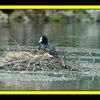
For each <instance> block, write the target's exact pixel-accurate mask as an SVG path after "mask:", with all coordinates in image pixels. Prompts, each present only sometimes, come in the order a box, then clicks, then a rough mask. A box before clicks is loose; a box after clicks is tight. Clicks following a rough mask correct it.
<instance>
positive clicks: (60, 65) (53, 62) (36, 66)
mask: <svg viewBox="0 0 100 100" xmlns="http://www.w3.org/2000/svg"><path fill="white" fill-rule="evenodd" d="M79 66H80V65H78V64H77V63H76V64H75V63H74V64H73V63H72V62H68V61H66V60H64V59H63V57H62V58H60V57H58V58H53V56H52V55H50V54H49V53H48V52H44V51H34V52H26V51H10V52H6V53H5V54H4V56H3V59H2V63H1V64H0V70H5V71H8V70H9V71H38V70H62V69H69V70H77V71H79Z"/></svg>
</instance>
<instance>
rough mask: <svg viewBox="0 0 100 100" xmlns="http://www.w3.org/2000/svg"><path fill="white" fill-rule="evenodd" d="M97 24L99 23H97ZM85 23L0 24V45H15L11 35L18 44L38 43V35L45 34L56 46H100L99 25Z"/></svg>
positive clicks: (35, 22) (32, 44)
mask: <svg viewBox="0 0 100 100" xmlns="http://www.w3.org/2000/svg"><path fill="white" fill-rule="evenodd" d="M98 24H99V23H98ZM98 24H97V23H95V24H89V23H88V24H87V23H82V24H81V23H73V24H66V23H44V22H42V21H40V22H39V21H34V22H31V23H28V24H26V23H19V22H14V23H13V24H12V25H10V27H9V28H7V27H3V26H2V25H1V24H0V46H6V45H15V44H16V43H15V42H14V40H12V39H11V38H10V37H13V39H15V40H16V41H17V42H18V43H19V44H20V45H31V46H36V45H38V40H39V37H40V36H42V35H43V34H44V35H47V36H48V38H49V40H50V41H51V42H53V43H54V44H55V45H57V46H64V47H86V48H96V49H97V48H98V49H99V48H100V46H99V39H100V35H99V32H100V25H98Z"/></svg>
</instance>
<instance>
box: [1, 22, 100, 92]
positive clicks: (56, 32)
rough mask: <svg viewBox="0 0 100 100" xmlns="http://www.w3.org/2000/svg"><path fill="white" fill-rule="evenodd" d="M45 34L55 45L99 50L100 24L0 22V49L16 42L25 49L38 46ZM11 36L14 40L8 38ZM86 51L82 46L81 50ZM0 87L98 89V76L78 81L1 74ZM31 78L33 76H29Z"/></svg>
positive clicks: (11, 88) (9, 47) (5, 88)
mask: <svg viewBox="0 0 100 100" xmlns="http://www.w3.org/2000/svg"><path fill="white" fill-rule="evenodd" d="M42 35H46V36H48V38H49V41H50V42H52V43H53V44H54V45H55V46H56V47H63V48H65V49H66V48H71V50H74V48H86V49H90V50H91V49H95V50H99V49H100V23H69V24H67V23H53V22H50V23H44V22H35V21H34V22H32V23H28V24H26V23H18V22H15V23H13V24H12V25H10V26H7V25H6V24H0V49H4V50H5V49H12V48H13V46H16V42H15V41H14V40H16V41H17V43H18V44H19V45H20V46H24V47H25V48H26V49H29V46H30V47H31V48H34V46H35V47H36V46H38V40H39V38H40V36H42ZM11 37H12V38H13V39H14V40H13V39H11ZM84 50H85V49H84ZM0 77H1V78H0V90H100V78H99V77H81V78H80V80H78V79H77V80H68V81H65V80H62V81H59V80H58V81H49V80H48V81H47V80H46V81H42V80H41V81H38V80H36V81H34V80H28V81H27V79H26V80H25V78H27V76H26V77H25V76H24V80H16V79H15V78H16V77H13V78H11V79H6V78H5V77H6V74H5V77H4V75H2V74H1V76H0ZM32 77H34V75H33V76H32Z"/></svg>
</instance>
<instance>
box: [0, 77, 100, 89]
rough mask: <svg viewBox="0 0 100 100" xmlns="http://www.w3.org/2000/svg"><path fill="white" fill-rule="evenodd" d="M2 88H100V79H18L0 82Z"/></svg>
mask: <svg viewBox="0 0 100 100" xmlns="http://www.w3.org/2000/svg"><path fill="white" fill-rule="evenodd" d="M0 90H100V79H99V78H98V77H95V78H94V80H92V77H90V78H88V77H85V78H82V79H81V80H76V81H75V80H74V81H73V80H70V81H18V80H13V79H12V80H7V81H1V82H0Z"/></svg>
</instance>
